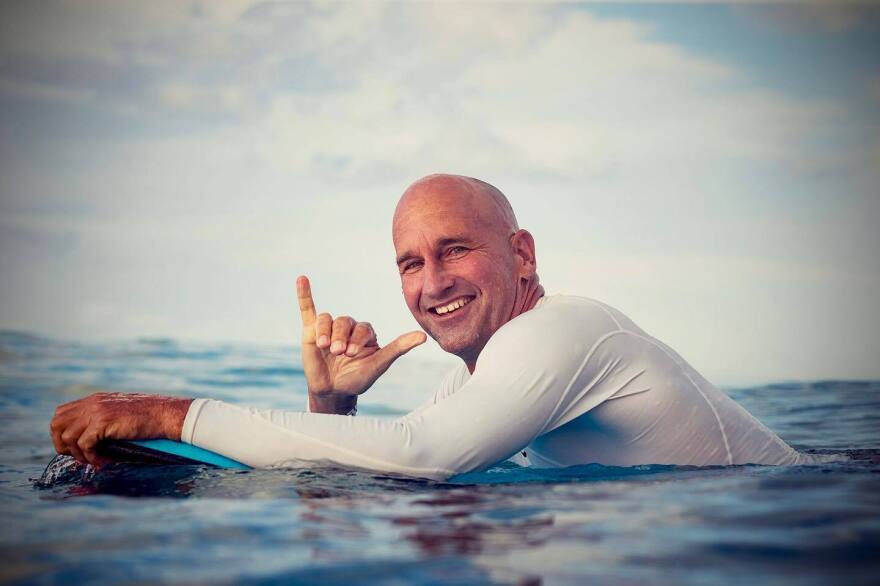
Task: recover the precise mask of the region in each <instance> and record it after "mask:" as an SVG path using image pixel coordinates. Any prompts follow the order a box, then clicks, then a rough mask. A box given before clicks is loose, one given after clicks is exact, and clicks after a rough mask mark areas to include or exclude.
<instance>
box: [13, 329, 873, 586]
mask: <svg viewBox="0 0 880 586" xmlns="http://www.w3.org/2000/svg"><path fill="white" fill-rule="evenodd" d="M300 366H301V365H300V363H299V358H298V355H297V353H296V350H295V349H293V348H274V347H259V346H249V345H235V344H192V343H181V342H175V341H173V340H164V339H163V340H136V341H130V342H120V343H103V344H95V343H88V344H87V343H79V342H69V341H65V342H62V341H58V340H50V339H45V338H40V337H35V336H29V335H25V334H20V333H11V332H6V333H0V407H2V408H0V417H2V425H0V450H2V452H0V513H2V519H3V521H4V522H3V524H2V528H0V560H2V563H0V581H2V582H4V583H45V584H53V583H58V584H61V583H63V584H69V583H102V584H105V583H111V584H112V583H126V584H128V583H132V582H134V583H156V582H174V583H177V582H181V583H193V582H198V583H208V582H210V583H214V582H216V583H224V584H238V583H258V584H264V583H265V584H273V583H314V582H321V583H330V584H333V583H337V584H343V583H344V584H350V583H395V584H410V583H416V584H420V583H514V584H537V583H544V584H584V583H599V584H606V583H608V584H642V583H650V584H755V583H760V584H798V585H801V584H823V585H824V584H830V583H835V584H876V583H878V581H880V578H878V576H880V573H878V572H880V431H878V430H880V381H862V382H841V381H822V382H813V383H792V384H776V385H768V386H763V387H759V388H748V389H730V390H729V392H730V393H731V395H732V396H733V397H734V398H735V399H736V400H737V401H739V402H740V403H741V404H743V405H744V406H745V407H746V408H747V409H749V410H750V411H751V412H752V413H754V414H755V415H757V416H758V417H759V418H760V419H761V420H762V421H764V422H765V423H766V424H767V425H768V426H769V427H771V428H772V429H774V430H775V431H777V432H778V433H780V434H781V435H782V436H783V437H784V438H785V439H786V440H788V441H789V442H790V443H792V444H794V445H795V446H797V447H798V448H801V449H805V450H812V451H819V452H825V453H846V454H849V455H850V457H851V459H850V460H849V461H846V462H842V463H835V464H828V465H825V466H820V467H780V468H772V467H759V466H745V467H729V468H725V467H717V468H682V467H674V466H642V467H636V468H611V467H604V466H598V465H591V466H580V467H575V468H569V469H563V470H534V469H524V468H517V467H514V466H512V465H502V466H497V467H494V468H492V469H490V470H487V471H484V472H480V473H473V474H467V475H464V476H461V477H458V478H456V479H453V481H452V482H449V483H434V482H426V481H419V480H403V479H399V478H398V479H395V478H388V477H383V476H380V475H373V474H365V473H359V472H352V471H345V470H253V471H233V470H217V469H211V468H205V467H198V466H178V467H161V468H138V467H132V466H122V465H116V466H111V467H108V468H106V469H103V470H101V471H99V472H97V473H95V474H94V475H90V474H83V471H82V470H81V469H76V470H69V471H68V473H67V474H66V475H64V474H63V475H61V476H60V477H59V478H57V479H56V480H55V481H54V482H51V483H49V484H48V485H47V486H39V485H38V483H37V482H36V480H37V479H39V478H40V476H41V474H42V472H43V469H44V468H45V466H46V464H47V463H48V462H49V460H50V459H51V458H52V456H53V450H52V444H51V441H50V439H49V436H48V424H49V420H50V418H51V415H52V411H53V410H54V408H55V406H56V405H57V404H58V403H61V402H65V401H70V400H73V399H76V398H79V397H82V396H85V395H87V394H89V393H91V392H93V391H96V390H102V389H123V390H132V391H141V392H145V391H146V392H160V393H165V394H182V395H190V396H191V395H198V396H213V397H217V398H222V399H224V400H228V401H233V402H239V403H243V404H250V405H258V406H274V407H281V408H287V409H300V408H301V407H302V406H303V404H304V401H305V381H304V379H303V375H302V371H301V369H300ZM439 374H440V371H439V370H438V367H437V366H436V365H433V364H428V363H425V364H422V363H419V362H418V361H417V360H408V361H407V362H406V363H405V364H402V365H400V366H399V367H398V366H395V369H393V370H392V371H391V372H390V373H389V375H388V377H387V378H386V379H383V380H382V381H380V382H379V383H378V384H377V387H376V388H375V389H371V390H370V392H369V393H368V394H367V395H366V396H365V397H364V399H363V402H362V413H367V414H374V415H380V416H392V415H394V414H396V413H400V412H401V411H402V410H406V409H409V408H411V407H412V406H414V405H416V404H418V403H419V402H421V401H422V400H424V399H426V398H427V397H428V396H429V394H430V392H431V390H432V387H433V384H434V383H435V382H436V381H437V378H438V377H439Z"/></svg>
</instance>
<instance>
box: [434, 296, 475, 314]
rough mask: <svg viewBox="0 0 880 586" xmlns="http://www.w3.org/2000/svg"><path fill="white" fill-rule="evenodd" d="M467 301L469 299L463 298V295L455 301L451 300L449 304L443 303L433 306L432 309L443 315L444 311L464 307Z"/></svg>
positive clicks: (447, 311)
mask: <svg viewBox="0 0 880 586" xmlns="http://www.w3.org/2000/svg"><path fill="white" fill-rule="evenodd" d="M469 302H470V300H469V299H465V298H464V297H462V298H461V299H456V300H455V301H453V302H452V303H450V304H449V305H444V306H442V307H435V308H434V311H436V312H437V313H438V314H440V315H443V314H444V313H449V312H450V311H455V310H456V309H458V308H460V307H464V306H465V305H467V304H468V303H469Z"/></svg>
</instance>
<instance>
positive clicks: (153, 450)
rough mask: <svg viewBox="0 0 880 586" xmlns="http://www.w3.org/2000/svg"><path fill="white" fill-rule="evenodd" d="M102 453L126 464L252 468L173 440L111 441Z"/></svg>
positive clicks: (101, 449) (105, 444)
mask: <svg viewBox="0 0 880 586" xmlns="http://www.w3.org/2000/svg"><path fill="white" fill-rule="evenodd" d="M100 452H101V455H102V456H104V457H106V458H110V459H111V460H114V461H116V462H122V463H127V464H153V465H157V464H158V465H161V464H165V465H193V464H207V465H208V466H214V467H216V468H227V469H236V470H249V469H250V466H247V465H246V464H242V463H241V462H237V461H235V460H233V459H231V458H227V457H226V456H222V455H220V454H217V453H216V452H212V451H210V450H205V449H202V448H199V447H196V446H193V445H190V444H185V443H182V442H176V441H172V440H164V439H159V440H137V441H122V440H112V441H107V442H104V443H102V444H101V447H100Z"/></svg>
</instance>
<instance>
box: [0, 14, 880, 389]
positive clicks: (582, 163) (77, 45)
mask: <svg viewBox="0 0 880 586" xmlns="http://www.w3.org/2000/svg"><path fill="white" fill-rule="evenodd" d="M46 6H48V5H37V6H36V8H32V9H30V12H29V13H28V14H26V15H24V16H22V15H17V16H16V18H18V21H19V24H22V26H21V27H19V29H16V30H18V31H19V32H16V33H15V34H11V35H10V36H8V37H4V40H3V41H2V44H0V48H2V52H3V55H5V56H6V57H7V60H6V61H5V65H4V66H3V67H2V68H0V93H2V94H3V95H4V96H6V97H9V96H13V95H14V97H17V98H20V97H22V96H31V97H34V98H35V99H36V100H37V102H38V104H41V106H40V107H42V108H43V109H44V110H43V111H45V112H46V113H47V114H51V115H54V114H55V113H56V109H57V108H59V104H62V103H64V104H66V105H67V106H71V105H72V106H71V107H82V108H83V110H82V112H83V114H82V115H83V117H84V118H85V117H86V114H88V116H89V117H88V118H87V120H89V121H90V123H92V122H93V123H94V124H93V125H92V126H90V127H89V131H83V130H82V128H79V127H77V129H75V130H73V131H64V132H62V131H61V130H59V129H58V128H57V126H54V124H55V119H54V118H52V119H51V120H52V122H51V124H53V125H50V126H49V127H48V128H47V129H46V130H45V132H46V136H49V137H51V138H47V139H45V140H44V141H43V142H40V140H43V139H40V138H39V137H36V138H35V137H31V136H29V137H28V140H32V141H34V144H35V145H36V146H34V147H33V150H32V151H26V150H22V149H21V148H20V147H19V145H15V148H12V145H9V144H7V145H4V148H3V151H2V152H3V157H4V158H3V162H2V165H3V168H2V171H3V174H4V179H5V180H6V181H7V182H8V183H7V185H15V186H17V187H16V189H14V190H11V189H4V191H3V194H2V197H3V200H2V202H0V203H2V206H3V210H4V212H5V217H4V223H3V224H2V225H0V230H3V231H4V232H3V236H4V241H6V239H7V237H8V239H11V240H13V241H15V242H16V243H17V246H18V247H17V248H16V251H17V252H16V256H15V257H13V256H12V255H10V254H6V255H5V256H4V255H2V254H0V261H2V262H3V267H4V268H5V269H6V270H8V271H10V272H8V273H7V274H15V275H16V277H17V279H16V283H17V284H16V286H15V287H13V286H12V285H9V284H8V282H7V283H5V288H4V289H3V290H2V293H3V295H2V297H3V298H4V305H3V308H2V309H3V312H2V314H0V318H2V319H3V320H5V322H6V323H9V324H10V325H14V326H16V327H24V328H27V327H31V328H35V329H40V330H43V331H48V332H50V333H52V332H58V333H63V334H66V335H93V334H95V333H106V332H107V331H109V330H110V329H113V328H116V330H115V331H116V332H118V334H119V335H138V334H142V333H145V332H144V331H143V330H144V329H150V330H151V331H150V332H149V333H151V334H161V333H163V332H160V331H155V330H158V329H161V328H162V327H168V328H169V331H167V332H164V333H167V334H169V335H172V336H182V337H202V338H222V339H229V338H243V339H266V340H273V341H281V340H284V341H291V340H292V339H293V336H292V335H291V333H292V331H295V328H293V327H292V325H293V324H294V323H295V320H294V317H295V316H294V313H293V311H292V309H293V304H292V303H291V301H292V297H291V290H292V283H293V277H295V275H296V274H297V273H299V272H308V273H309V274H311V275H312V276H313V277H315V283H316V291H321V299H320V300H319V303H322V304H323V305H324V306H325V307H327V308H328V309H329V310H331V311H334V312H346V313H351V314H353V315H357V316H366V317H367V318H368V319H371V321H373V322H374V323H376V324H377V327H379V328H380V331H381V334H382V335H383V337H384V338H388V337H390V336H391V335H395V334H396V333H399V332H401V331H404V330H406V329H410V328H411V327H413V322H412V319H411V317H410V316H408V315H407V314H406V313H405V310H404V307H403V303H402V301H401V297H400V292H399V285H398V283H397V282H396V277H395V274H394V271H393V266H392V263H391V253H392V251H391V249H390V238H389V229H390V214H391V212H392V210H393V206H394V202H395V200H396V197H397V195H398V194H399V193H400V192H401V191H402V190H403V188H404V187H405V186H406V184H407V183H408V182H409V181H411V180H413V179H415V178H417V177H419V176H421V175H423V174H426V173H429V172H433V171H438V170H440V171H452V172H462V173H466V174H471V175H475V176H479V177H483V178H486V179H488V180H490V181H493V182H495V183H497V184H498V185H499V186H500V187H501V188H502V189H504V190H505V191H506V192H507V193H508V195H509V196H510V197H511V199H512V200H513V202H514V205H515V206H516V207H517V209H518V212H519V215H520V221H521V223H522V224H523V225H525V226H527V227H530V228H533V229H534V231H535V233H536V235H537V236H539V238H538V248H539V261H540V262H541V263H543V264H542V266H543V267H545V268H544V271H545V272H544V274H545V281H546V282H547V284H548V287H549V288H550V289H551V290H567V291H571V292H582V293H586V294H593V295H597V296H600V297H603V298H605V299H606V300H608V301H610V302H612V303H617V304H619V305H620V306H621V308H622V309H624V310H627V311H631V312H632V313H633V314H634V315H635V316H637V317H638V318H639V319H640V320H642V321H643V322H644V323H646V325H651V324H653V325H655V326H656V328H657V329H656V330H655V331H656V333H658V334H660V335H661V337H662V336H663V335H664V334H666V333H668V335H669V336H671V338H672V339H673V340H674V342H675V346H676V347H677V348H680V349H681V350H682V353H683V354H684V355H685V356H686V357H691V356H694V357H696V358H695V362H696V363H697V364H698V366H700V367H705V368H706V369H707V370H708V371H709V372H719V373H722V374H724V375H725V376H728V375H730V376H732V375H734V374H736V373H735V372H733V369H730V368H728V361H727V359H726V358H725V357H724V356H722V355H720V354H719V350H722V349H725V347H724V346H723V342H722V341H716V342H715V344H716V345H713V344H710V343H709V342H708V340H709V336H707V335H706V334H705V332H706V331H707V329H706V328H705V323H707V322H706V320H715V319H717V320H718V321H717V324H716V325H717V327H718V329H719V330H720V331H724V332H727V331H731V330H733V329H735V328H737V327H738V324H740V323H742V322H744V321H746V320H748V319H756V318H754V317H752V318H750V317H748V316H747V315H744V314H745V313H748V312H747V311H746V310H745V309H742V308H740V309H737V306H736V303H737V296H736V295H733V294H730V293H728V291H730V290H733V291H736V292H737V295H739V298H740V299H743V298H745V299H750V300H751V301H750V303H751V304H752V307H754V308H755V309H756V310H758V311H760V312H763V313H769V312H770V311H771V309H772V307H773V303H774V301H773V300H774V295H776V296H778V295H783V296H785V295H790V294H792V293H793V292H794V291H796V290H797V288H798V287H801V286H802V287H805V288H808V289H809V288H812V290H813V291H818V292H819V293H816V294H815V295H811V296H808V298H807V300H806V301H804V302H803V303H801V304H793V307H795V309H791V310H789V311H787V312H783V313H781V314H780V317H778V319H775V321H773V322H772V323H773V324H775V326H774V329H773V331H764V330H761V331H760V332H758V330H760V327H759V326H755V327H754V328H753V329H752V330H748V332H747V334H756V333H760V334H761V336H763V335H765V334H766V335H767V336H769V338H766V339H764V338H761V337H760V336H759V338H760V339H751V338H749V336H748V335H747V334H742V335H740V336H739V337H738V338H737V337H736V336H734V337H732V338H731V340H732V341H731V342H730V344H731V347H733V346H732V345H735V347H736V348H738V349H740V350H741V352H740V354H739V355H738V356H740V357H743V356H745V355H746V354H747V353H748V352H751V351H752V349H753V348H754V347H757V348H763V349H765V350H766V352H765V354H766V355H768V356H772V355H773V352H778V351H779V348H780V347H781V346H782V345H783V343H784V341H785V340H786V339H788V338H789V337H790V334H789V333H788V332H792V331H794V332H798V333H801V332H802V330H800V329H798V327H799V325H798V324H799V323H801V321H802V320H803V319H804V317H805V315H808V314H809V313H811V312H827V313H828V315H832V316H834V315H836V316H839V317H840V320H839V321H840V323H851V322H853V316H854V315H857V313H858V312H857V311H855V309H853V308H862V309H864V310H865V311H867V310H868V309H869V307H870V304H871V303H870V300H868V299H867V298H866V297H865V296H863V295H859V294H852V292H854V291H856V292H857V291H860V290H862V288H864V287H868V286H873V285H874V284H875V283H876V281H875V277H876V272H871V271H873V270H875V268H876V261H875V260H872V258H873V253H869V252H868V251H869V250H871V246H872V245H873V244H878V243H877V236H876V231H874V230H873V222H872V220H870V216H871V213H872V212H873V211H876V203H875V202H874V203H872V202H873V200H872V199H871V198H870V194H871V193H872V192H871V191H870V190H871V189H872V187H871V186H872V185H874V186H876V182H875V177H876V176H875V175H874V174H873V172H872V171H870V168H869V166H868V165H867V164H864V165H862V166H859V165H853V163H852V162H853V160H855V159H856V158H858V157H857V155H858V154H859V153H860V151H859V149H860V148H861V147H862V145H860V144H859V143H858V141H850V143H849V144H848V146H846V148H840V149H839V150H838V151H837V152H836V154H835V157H836V159H835V160H832V157H830V156H829V145H837V144H840V143H841V142H842V141H841V140H840V137H841V136H848V135H847V134H846V133H847V132H848V131H847V128H848V126H847V125H848V124H849V125H851V124H852V118H851V114H850V113H849V112H848V111H847V110H846V108H844V107H842V106H841V105H840V104H839V103H836V102H832V101H827V100H824V101H823V100H818V99H814V98H809V97H805V96H787V95H783V94H781V93H779V92H774V91H771V90H769V89H767V88H763V87H756V86H755V85H754V83H753V82H752V81H751V80H750V79H749V77H748V75H747V73H746V72H743V71H741V70H738V69H735V68H734V67H732V66H731V65H729V64H724V63H721V62H719V61H717V60H713V59H709V58H707V57H705V56H700V55H696V54H694V53H692V52H689V51H687V50H686V49H684V48H682V47H678V46H675V45H672V44H669V43H663V42H660V41H657V40H653V37H652V35H651V29H650V27H647V26H645V25H638V24H634V23H633V22H629V21H627V20H624V19H607V18H599V17H597V16H595V15H593V14H591V13H590V12H589V11H588V10H586V9H584V8H583V7H580V6H572V7H569V6H565V7H561V8H560V7H558V6H551V7H544V6H534V5H525V4H517V5H514V6H507V5H505V6H499V5H494V4H480V5H466V4H456V5H454V6H451V7H450V6H448V5H426V4H414V5H406V6H401V5H396V4H395V5H381V4H373V3H345V4H321V5H310V4H300V3H296V4H283V3H278V4H276V3H268V4H259V5H250V4H249V3H242V4H235V5H232V7H231V8H227V7H228V6H230V5H228V4H225V3H219V4H218V3H207V4H205V5H204V6H202V7H201V8H199V9H191V7H189V6H185V5H181V4H178V3H168V4H157V5H153V4H144V5H138V6H137V9H138V10H144V11H145V12H144V13H143V14H137V15H132V14H130V13H129V8H128V7H126V8H122V7H120V6H117V5H116V4H113V3H111V4H109V5H106V6H104V5H101V7H100V9H95V8H92V9H88V8H83V7H82V5H66V4H64V5H60V6H58V7H52V8H51V10H50V9H49V8H47V7H46ZM7 10H11V9H9V8H7ZM7 15H8V14H7ZM62 16H63V19H62V18H61V17H62ZM56 19H58V20H56ZM0 20H3V19H0ZM7 20H8V19H7ZM12 28H14V27H12ZM12 28H10V26H9V25H7V29H8V30H9V32H10V33H11V32H13V31H12ZM4 30H6V29H4ZM21 31H25V32H21ZM47 124H49V122H47ZM38 126H39V124H38V123H35V130H39V128H38ZM65 133H66V134H65ZM35 136H36V134H35ZM854 153H856V154H854ZM860 156H861V159H859V160H861V161H863V162H864V161H868V160H869V156H868V155H867V154H865V153H864V152H862V153H860ZM875 156H876V154H875ZM820 179H821V181H820ZM860 198H861V199H860ZM13 228H14V230H13ZM25 232H26V233H27V234H30V235H31V236H29V237H28V239H27V240H26V242H25V239H24V238H23V237H21V236H20V234H22V233H25ZM68 239H72V241H73V242H74V244H73V245H71V246H70V249H71V251H72V252H71V253H70V254H69V255H68V256H65V257H64V258H58V257H57V247H58V246H59V245H58V244H57V243H58V242H65V243H66V242H68ZM41 242H43V243H44V244H46V243H54V244H53V246H55V247H56V248H55V249H52V250H53V251H56V252H52V251H50V250H49V249H48V248H46V247H44V248H45V249H44V250H43V251H42V252H40V251H39V248H40V243H41ZM47 246H48V244H47ZM876 248H880V246H877V247H875V248H874V249H875V250H876ZM694 250H697V251H699V253H695V252H694ZM53 254H55V255H56V256H55V257H53ZM727 280H733V281H735V286H733V287H731V286H730V285H729V283H728V282H727ZM37 289H39V293H35V291H36V290H37ZM61 291H63V292H64V295H63V296H62V295H60V292H61ZM763 292H766V293H763ZM831 292H837V293H840V294H841V295H844V296H846V295H849V298H850V299H851V301H852V303H851V307H848V308H844V309H841V308H840V307H834V306H833V303H832V304H830V305H828V303H829V300H830V299H831V298H832V297H831ZM820 293H821V294H820ZM62 297H63V299H62ZM790 306H791V304H790ZM71 307H72V308H75V309H76V311H74V312H73V314H75V315H79V316H80V318H75V315H74V317H70V316H69V315H68V313H70V312H68V311H67V309H68V308H71ZM718 307H723V310H719V309H718ZM718 311H722V314H721V315H720V316H719V315H718ZM123 315H131V316H135V317H131V318H127V319H123V318H122V317H121V316H123ZM657 315H660V316H661V317H659V318H652V317H651V316H657ZM695 315H697V316H699V319H700V320H703V321H698V320H697V319H696V318H695V317H694V316H695ZM731 315H735V316H736V317H735V319H734V318H729V317H725V316H731ZM137 316H139V317H137ZM652 320H656V321H652ZM799 320H800V321H799ZM758 321H760V320H758ZM832 321H833V320H832ZM868 321H869V320H868ZM868 321H864V322H863V326H859V327H862V329H861V330H859V331H860V332H861V333H860V336H861V339H862V340H863V341H864V345H865V346H866V347H867V348H871V347H872V345H873V347H874V348H876V346H877V340H876V337H874V338H871V337H870V332H869V331H868V330H867V329H865V328H864V323H868ZM761 323H765V322H761ZM96 324H97V325H96ZM100 324H103V325H100ZM105 328H108V329H105ZM835 328H837V326H834V327H831V326H829V329H828V331H829V332H833V333H837V332H838V329H835ZM649 329H650V328H649ZM825 350H827V347H826V346H823V345H822V344H817V345H814V346H813V347H812V350H811V351H812V352H813V354H805V358H804V359H803V360H800V361H798V360H792V361H790V362H788V363H786V364H785V365H779V364H777V365H774V364H773V363H772V360H769V359H768V361H766V362H761V363H760V364H757V363H755V364H756V365H755V366H754V367H748V368H750V369H751V370H749V372H748V373H747V374H748V375H749V376H754V377H758V378H759V377H766V378H779V377H788V376H796V375H797V373H799V372H800V373H803V372H808V370H807V369H806V366H805V365H808V362H809V361H810V360H811V358H810V357H811V356H812V357H813V358H815V357H816V356H817V355H819V354H820V353H821V352H823V351H825ZM728 351H729V348H728ZM742 363H743V361H742V360H739V361H737V363H736V364H737V368H739V365H740V364H742ZM813 363H814V364H820V363H821V364H823V366H822V368H824V369H825V370H823V371H822V372H827V373H836V374H846V373H848V372H849V373H852V372H857V371H858V369H859V368H867V367H865V366H864V365H865V364H867V361H863V360H862V359H861V358H859V359H858V360H857V361H856V360H855V359H850V358H847V357H846V356H843V355H835V357H834V360H832V361H830V362H827V363H822V362H821V361H819V360H813ZM809 372H813V371H809ZM816 372H817V373H818V372H819V371H818V370H817V371H816ZM859 372H861V371H859ZM811 376H812V375H811ZM816 376H821V374H816Z"/></svg>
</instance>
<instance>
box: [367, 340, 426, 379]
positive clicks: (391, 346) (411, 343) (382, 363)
mask: <svg viewBox="0 0 880 586" xmlns="http://www.w3.org/2000/svg"><path fill="white" fill-rule="evenodd" d="M427 339H428V338H427V336H425V333H424V332H409V333H406V334H402V335H400V336H397V337H396V338H394V341H392V342H390V343H388V344H386V345H385V346H384V347H383V348H382V349H381V350H379V351H378V352H376V353H375V354H374V355H373V357H374V360H375V361H376V364H378V366H379V368H380V369H381V371H382V372H385V370H386V369H387V368H388V367H389V366H391V363H392V362H394V361H395V360H397V359H398V358H400V357H401V356H403V355H404V354H406V353H407V352H409V351H410V350H412V349H413V348H415V347H416V346H419V345H420V344H424V343H425V340H427Z"/></svg>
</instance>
